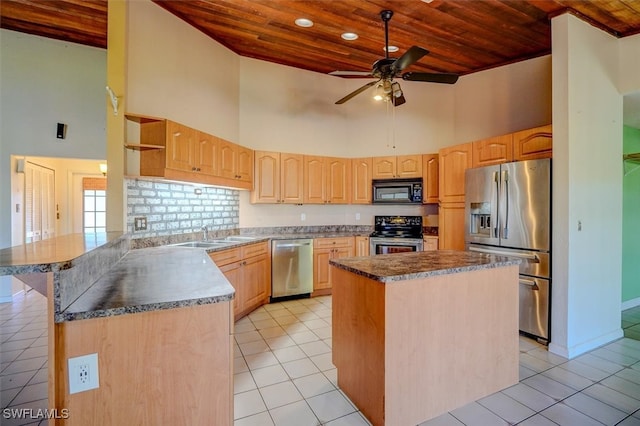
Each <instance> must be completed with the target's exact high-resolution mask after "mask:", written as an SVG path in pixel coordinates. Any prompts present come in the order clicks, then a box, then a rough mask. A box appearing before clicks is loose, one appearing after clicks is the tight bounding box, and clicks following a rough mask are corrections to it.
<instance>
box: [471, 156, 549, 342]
mask: <svg viewBox="0 0 640 426" xmlns="http://www.w3.org/2000/svg"><path fill="white" fill-rule="evenodd" d="M465 185H466V186H465V242H466V247H467V249H468V250H471V251H478V252H482V253H491V254H500V255H507V256H515V257H518V258H520V259H522V263H521V264H520V277H519V286H520V289H519V292H520V331H523V332H524V333H527V334H529V335H531V336H535V337H537V338H539V340H541V341H543V342H545V343H548V342H549V339H550V335H549V332H550V321H549V314H550V310H549V308H550V290H551V160H549V159H542V160H529V161H518V162H513V163H505V164H500V165H495V166H487V167H479V168H474V169H468V170H467V171H466V173H465Z"/></svg>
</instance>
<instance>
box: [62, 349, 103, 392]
mask: <svg viewBox="0 0 640 426" xmlns="http://www.w3.org/2000/svg"><path fill="white" fill-rule="evenodd" d="M67 364H68V368H69V393H70V394H72V393H78V392H84V391H88V390H91V389H97V388H98V387H99V383H100V376H99V374H98V354H97V353H96V354H89V355H83V356H79V357H75V358H69V359H68V361H67Z"/></svg>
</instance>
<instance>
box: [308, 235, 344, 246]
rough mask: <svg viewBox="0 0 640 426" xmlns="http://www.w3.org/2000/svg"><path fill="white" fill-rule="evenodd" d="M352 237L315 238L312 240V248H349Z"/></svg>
mask: <svg viewBox="0 0 640 426" xmlns="http://www.w3.org/2000/svg"><path fill="white" fill-rule="evenodd" d="M352 245H353V237H339V238H316V239H314V240H313V248H334V247H351V246H352Z"/></svg>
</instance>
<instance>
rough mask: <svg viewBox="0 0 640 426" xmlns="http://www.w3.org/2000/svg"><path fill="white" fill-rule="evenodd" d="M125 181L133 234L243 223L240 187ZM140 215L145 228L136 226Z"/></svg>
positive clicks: (230, 226)
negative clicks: (143, 220)
mask: <svg viewBox="0 0 640 426" xmlns="http://www.w3.org/2000/svg"><path fill="white" fill-rule="evenodd" d="M125 182H126V185H127V231H128V232H129V233H130V234H131V235H132V237H133V238H143V237H157V236H161V235H171V234H183V233H190V232H199V231H200V229H201V228H202V226H204V225H207V227H208V228H209V229H210V230H212V231H219V230H227V229H236V228H238V227H239V223H240V220H239V204H240V201H239V199H240V196H239V193H238V191H237V190H233V189H226V188H213V187H196V186H193V185H190V184H183V183H173V182H171V183H169V182H159V181H151V180H144V179H125ZM196 191H198V192H199V191H201V193H200V194H197V193H196ZM137 217H145V218H146V220H147V229H146V230H145V231H135V230H134V218H137Z"/></svg>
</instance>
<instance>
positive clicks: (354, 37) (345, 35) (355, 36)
mask: <svg viewBox="0 0 640 426" xmlns="http://www.w3.org/2000/svg"><path fill="white" fill-rule="evenodd" d="M340 37H342V38H343V39H345V40H349V41H353V40H357V39H358V34H356V33H342V35H341V36H340Z"/></svg>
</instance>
